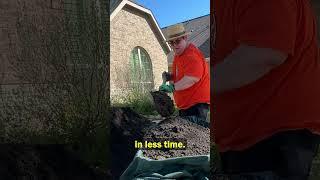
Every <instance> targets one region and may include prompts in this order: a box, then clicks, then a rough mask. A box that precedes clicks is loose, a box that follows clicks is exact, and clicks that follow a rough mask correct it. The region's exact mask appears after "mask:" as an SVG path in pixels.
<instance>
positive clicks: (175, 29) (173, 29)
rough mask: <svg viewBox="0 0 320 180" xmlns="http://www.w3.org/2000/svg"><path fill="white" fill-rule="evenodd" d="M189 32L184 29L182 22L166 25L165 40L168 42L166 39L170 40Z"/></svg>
mask: <svg viewBox="0 0 320 180" xmlns="http://www.w3.org/2000/svg"><path fill="white" fill-rule="evenodd" d="M189 34H191V32H187V31H186V30H185V28H184V26H183V24H176V25H173V26H170V27H168V29H167V33H166V36H167V39H166V41H167V42H168V41H171V40H174V39H177V38H179V37H182V36H186V35H189Z"/></svg>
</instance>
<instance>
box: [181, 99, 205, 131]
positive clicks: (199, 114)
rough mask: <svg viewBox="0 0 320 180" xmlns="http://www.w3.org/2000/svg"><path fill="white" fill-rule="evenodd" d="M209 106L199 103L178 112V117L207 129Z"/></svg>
mask: <svg viewBox="0 0 320 180" xmlns="http://www.w3.org/2000/svg"><path fill="white" fill-rule="evenodd" d="M208 112H209V104H206V103H199V104H195V105H193V106H191V107H190V108H188V109H182V110H179V116H180V117H182V118H185V119H187V120H189V121H191V122H194V123H197V124H199V125H202V126H205V127H209V122H208V119H209V118H208Z"/></svg>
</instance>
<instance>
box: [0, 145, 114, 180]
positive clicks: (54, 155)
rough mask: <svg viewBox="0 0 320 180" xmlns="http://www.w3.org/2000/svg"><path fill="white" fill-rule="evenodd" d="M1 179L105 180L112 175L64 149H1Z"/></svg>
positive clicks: (22, 147) (21, 146) (52, 147)
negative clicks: (90, 165) (94, 167)
mask: <svg viewBox="0 0 320 180" xmlns="http://www.w3.org/2000/svg"><path fill="white" fill-rule="evenodd" d="M0 159H1V161H0V177H1V179H8V180H11V179H47V180H63V179H79V180H98V179H99V180H103V179H106V180H107V179H110V175H107V174H106V173H102V172H97V171H96V170H95V169H93V168H91V167H88V165H86V164H84V162H83V161H81V160H80V159H79V158H77V157H76V156H75V155H74V154H72V153H71V152H69V151H68V150H67V149H66V148H65V147H64V146H63V145H17V144H2V145H0Z"/></svg>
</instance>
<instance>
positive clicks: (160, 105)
mask: <svg viewBox="0 0 320 180" xmlns="http://www.w3.org/2000/svg"><path fill="white" fill-rule="evenodd" d="M150 94H151V95H152V97H153V101H154V106H155V109H156V110H157V112H158V113H159V114H160V115H161V116H162V117H169V116H171V115H172V114H173V112H174V105H173V101H172V99H171V98H170V97H169V96H168V95H167V93H165V92H162V91H155V92H150Z"/></svg>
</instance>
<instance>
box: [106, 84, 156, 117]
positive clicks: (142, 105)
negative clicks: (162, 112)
mask: <svg viewBox="0 0 320 180" xmlns="http://www.w3.org/2000/svg"><path fill="white" fill-rule="evenodd" d="M112 106H118V107H130V108H132V109H133V110H134V111H135V112H137V113H139V114H143V115H156V114H157V112H156V110H155V108H154V102H153V99H152V96H151V94H150V93H149V92H141V91H138V90H132V91H131V92H130V93H129V94H127V95H126V96H122V97H121V96H118V97H116V98H114V99H113V104H112Z"/></svg>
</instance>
